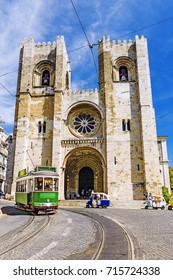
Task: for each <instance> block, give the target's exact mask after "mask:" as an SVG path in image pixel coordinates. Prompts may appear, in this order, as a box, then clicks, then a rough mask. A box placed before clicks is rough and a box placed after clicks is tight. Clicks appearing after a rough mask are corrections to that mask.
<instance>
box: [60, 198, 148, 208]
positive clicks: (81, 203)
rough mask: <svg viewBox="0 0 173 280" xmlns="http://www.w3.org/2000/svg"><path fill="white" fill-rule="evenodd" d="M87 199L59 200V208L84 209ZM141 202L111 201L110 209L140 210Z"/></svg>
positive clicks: (142, 205) (142, 206)
mask: <svg viewBox="0 0 173 280" xmlns="http://www.w3.org/2000/svg"><path fill="white" fill-rule="evenodd" d="M87 201H88V200H87V199H83V200H81V199H66V200H60V201H59V206H60V207H61V206H62V207H82V208H83V207H85V206H86V202H87ZM143 202H144V201H143V200H128V201H127V200H122V201H120V200H114V201H111V205H110V207H113V208H122V209H123V208H125V209H141V208H144V204H143Z"/></svg>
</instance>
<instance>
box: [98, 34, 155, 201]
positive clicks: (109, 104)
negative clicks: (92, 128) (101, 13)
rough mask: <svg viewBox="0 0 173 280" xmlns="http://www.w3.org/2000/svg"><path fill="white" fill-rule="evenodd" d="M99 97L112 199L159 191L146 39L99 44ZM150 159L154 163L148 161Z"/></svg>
mask: <svg viewBox="0 0 173 280" xmlns="http://www.w3.org/2000/svg"><path fill="white" fill-rule="evenodd" d="M99 81H100V99H101V100H102V102H103V104H104V106H105V115H106V126H105V137H106V150H107V159H106V160H107V182H108V189H109V194H110V196H111V197H113V198H117V199H120V200H123V199H127V198H128V199H142V198H143V193H144V192H146V191H148V192H151V193H156V194H160V193H161V183H160V174H159V154H158V145H157V136H156V122H155V113H154V108H153V104H152V93H151V82H150V72H149V61H148V50H147V40H146V38H144V36H141V38H138V36H136V38H135V41H134V42H132V41H131V40H130V41H129V42H126V41H123V42H121V41H117V42H116V41H112V42H111V41H110V37H109V36H108V37H107V38H105V37H103V38H102V40H101V41H100V42H99ZM153 162H154V164H153Z"/></svg>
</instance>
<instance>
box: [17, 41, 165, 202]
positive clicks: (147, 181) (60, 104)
mask: <svg viewBox="0 0 173 280" xmlns="http://www.w3.org/2000/svg"><path fill="white" fill-rule="evenodd" d="M86 67H87V66H86ZM98 67H99V89H98V90H81V91H80V90H76V91H75V90H74V91H72V90H71V87H70V83H71V70H70V61H69V58H68V54H67V51H66V46H65V41H64V37H63V36H58V37H57V39H56V42H53V43H50V42H49V43H42V44H41V43H37V44H36V43H35V42H34V40H33V39H29V40H26V41H25V42H24V43H23V44H22V47H21V50H20V59H19V71H18V85H17V96H16V110H15V129H14V147H15V149H14V170H13V185H12V192H14V191H15V179H16V177H17V174H18V172H19V170H21V169H23V168H28V170H34V169H35V168H36V166H52V167H56V170H57V173H58V174H59V178H60V180H59V198H60V199H61V200H64V199H68V198H69V197H72V196H74V197H75V196H76V195H80V194H81V192H82V191H83V190H84V192H85V193H87V192H88V191H89V190H94V191H95V192H96V191H98V192H105V193H108V194H109V196H110V198H111V200H114V201H116V200H126V199H128V200H131V201H132V200H139V199H143V198H144V193H145V192H151V193H155V194H161V187H162V185H163V178H162V177H163V176H162V175H163V174H162V173H163V172H162V170H163V169H164V175H165V177H164V180H166V186H167V187H169V175H168V161H167V159H166V160H165V161H164V164H165V165H164V166H163V164H162V168H161V167H160V166H161V162H160V155H159V149H158V138H157V134H156V122H155V112H154V108H153V104H152V92H151V83H150V70H149V60H148V50H147V40H146V38H144V36H141V38H139V37H138V36H136V37H135V40H134V41H132V40H130V41H128V42H126V41H123V42H121V41H118V42H116V41H111V40H110V37H109V36H108V37H106V38H105V37H103V38H102V40H100V41H99V44H98ZM161 139H162V140H163V142H164V141H165V137H163V138H161ZM160 143H161V141H160ZM164 182H165V181H164Z"/></svg>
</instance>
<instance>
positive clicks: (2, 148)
mask: <svg viewBox="0 0 173 280" xmlns="http://www.w3.org/2000/svg"><path fill="white" fill-rule="evenodd" d="M8 136H9V134H8V133H6V132H5V131H4V130H3V128H2V127H0V191H3V192H6V170H7V156H8V142H7V141H6V140H7V138H8Z"/></svg>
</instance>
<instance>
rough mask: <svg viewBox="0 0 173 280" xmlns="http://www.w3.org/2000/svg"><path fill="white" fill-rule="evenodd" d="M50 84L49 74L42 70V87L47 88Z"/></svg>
mask: <svg viewBox="0 0 173 280" xmlns="http://www.w3.org/2000/svg"><path fill="white" fill-rule="evenodd" d="M49 84H50V73H49V71H48V70H44V71H43V74H42V85H43V86H49Z"/></svg>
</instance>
